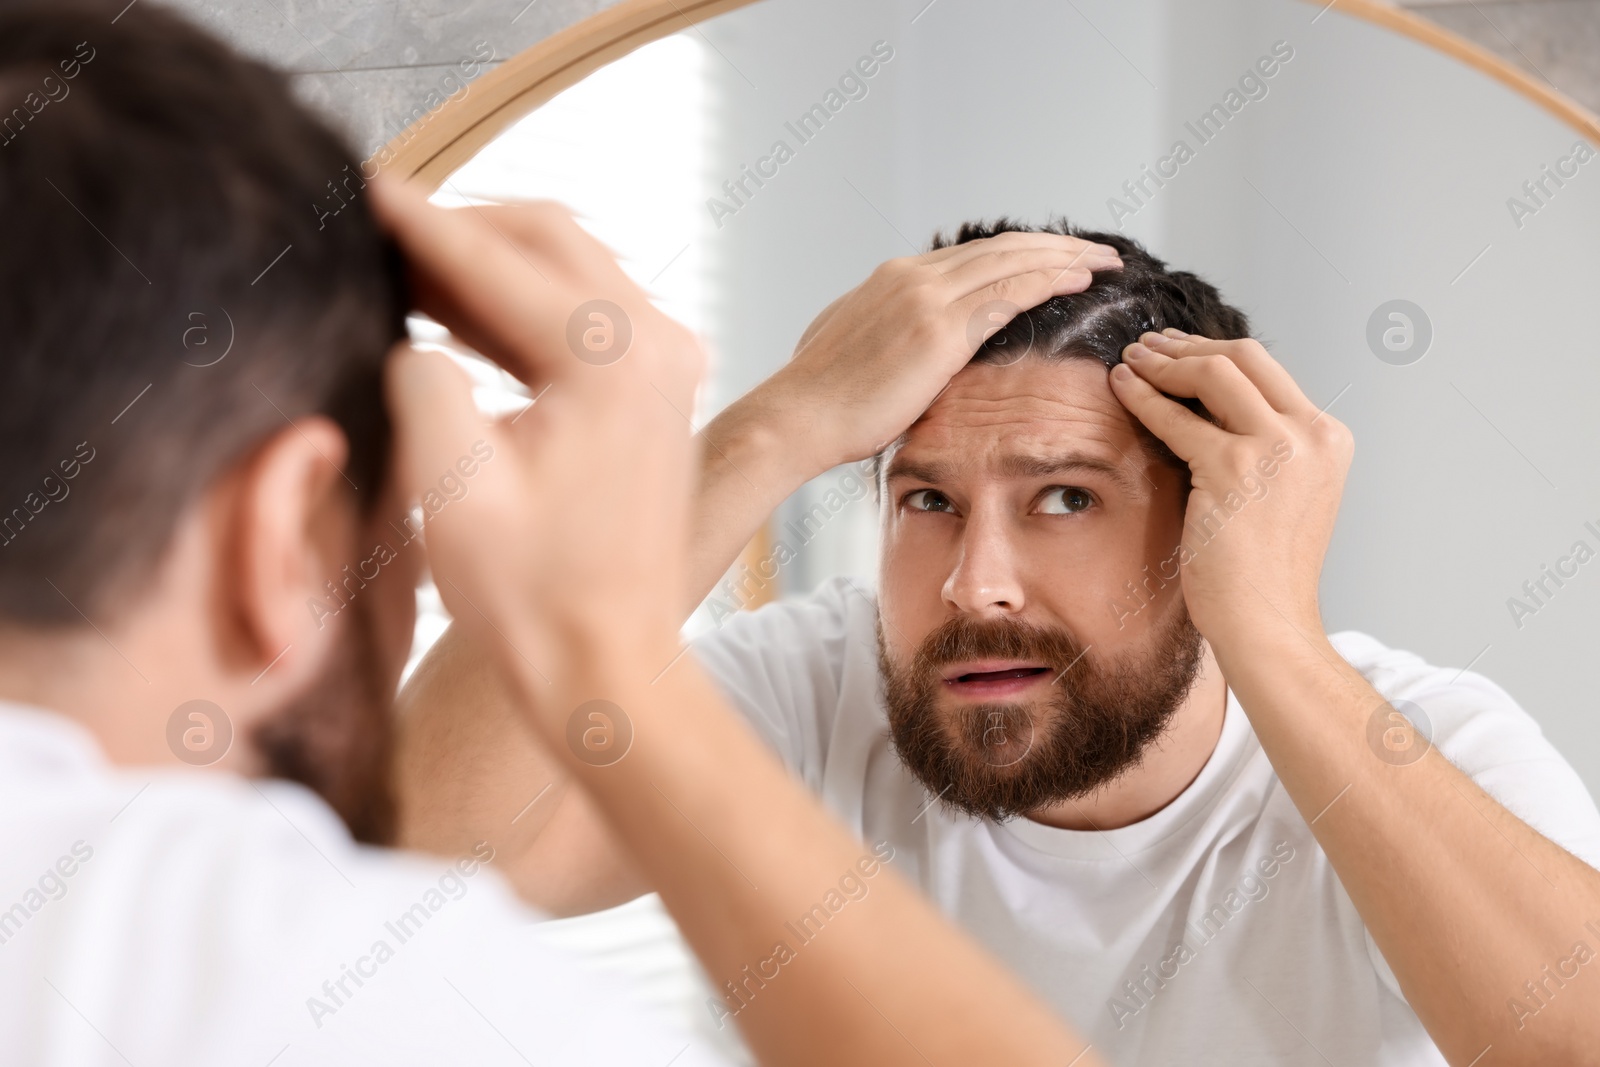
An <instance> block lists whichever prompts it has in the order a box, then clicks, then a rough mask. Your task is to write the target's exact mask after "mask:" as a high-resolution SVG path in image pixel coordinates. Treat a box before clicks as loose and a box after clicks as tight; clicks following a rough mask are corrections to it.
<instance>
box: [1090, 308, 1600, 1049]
mask: <svg viewBox="0 0 1600 1067" xmlns="http://www.w3.org/2000/svg"><path fill="white" fill-rule="evenodd" d="M1167 332H1168V333H1169V334H1171V335H1172V336H1170V337H1163V336H1161V335H1159V334H1146V335H1145V337H1144V338H1142V339H1141V341H1142V342H1143V343H1140V344H1136V345H1133V346H1130V347H1129V349H1128V350H1127V352H1126V353H1125V359H1126V360H1127V365H1128V367H1129V368H1131V369H1132V370H1131V373H1130V372H1129V371H1128V370H1126V369H1124V368H1118V371H1117V372H1115V373H1113V375H1112V378H1111V380H1112V386H1113V389H1114V391H1115V392H1116V394H1117V396H1118V398H1119V399H1120V400H1121V401H1122V402H1123V403H1124V404H1125V405H1126V406H1127V407H1128V408H1129V410H1130V411H1132V412H1133V413H1134V414H1135V415H1136V416H1137V417H1138V418H1139V419H1140V420H1141V421H1142V422H1143V423H1144V424H1145V426H1147V427H1148V428H1149V429H1150V430H1151V432H1153V433H1154V434H1156V435H1157V436H1158V437H1160V438H1161V439H1162V440H1163V441H1165V442H1166V443H1167V445H1168V446H1169V447H1171V448H1172V450H1173V452H1174V453H1175V454H1176V455H1178V456H1179V457H1180V458H1181V459H1183V460H1184V461H1185V462H1186V463H1188V464H1189V467H1190V471H1191V475H1192V480H1193V484H1194V489H1193V491H1192V492H1191V495H1190V498H1189V505H1188V507H1189V516H1190V519H1191V521H1190V522H1189V523H1188V524H1186V526H1185V542H1184V546H1183V552H1182V553H1181V554H1180V557H1179V559H1180V562H1181V564H1182V567H1183V579H1182V581H1183V592H1184V599H1185V601H1186V602H1187V604H1188V607H1189V612H1190V615H1191V616H1192V617H1193V619H1194V622H1195V625H1196V626H1197V627H1198V628H1199V630H1200V632H1201V633H1202V634H1204V635H1205V637H1206V639H1207V640H1208V641H1209V642H1210V643H1211V646H1212V648H1213V650H1214V651H1215V653H1216V656H1217V662H1218V663H1219V664H1220V665H1221V667H1222V672H1223V675H1224V677H1226V678H1227V680H1228V684H1229V686H1230V687H1231V688H1232V689H1233V691H1234V693H1235V694H1236V695H1237V696H1238V698H1239V703H1240V705H1241V706H1242V707H1243V708H1244V709H1245V712H1246V713H1247V714H1248V715H1249V717H1250V722H1251V725H1252V726H1254V728H1255V732H1256V735H1257V737H1259V738H1260V740H1261V745H1262V748H1263V749H1265V750H1266V753H1267V756H1268V758H1269V759H1270V760H1271V761H1272V766H1273V769H1274V770H1275V771H1277V774H1278V777H1279V779H1280V780H1281V781H1282V782H1283V785H1284V788H1285V789H1286V790H1287V791H1288V793H1289V796H1290V797H1291V798H1292V799H1293V800H1294V803H1295V806H1296V807H1297V808H1299V810H1300V812H1301V814H1302V815H1303V816H1304V817H1305V818H1306V820H1307V822H1308V823H1309V824H1310V826H1311V830H1312V832H1313V833H1314V834H1315V835H1316V837H1317V842H1318V843H1319V844H1320V845H1321V846H1322V849H1323V851H1324V852H1325V853H1326V854H1327V856H1328V859H1329V862H1331V863H1332V865H1333V868H1334V871H1335V872H1336V873H1337V874H1338V876H1339V880H1340V882H1341V883H1342V884H1343V886H1344V888H1345V890H1346V892H1348V893H1349V894H1350V898H1351V900H1352V901H1354V903H1355V905H1356V908H1357V910H1358V911H1359V912H1360V913H1361V918H1362V920H1363V921H1364V922H1365V924H1366V926H1367V929H1368V930H1369V931H1370V932H1371V934H1372V937H1373V940H1374V941H1375V942H1376V943H1377V945H1378V947H1379V949H1380V950H1381V951H1382V952H1383V956H1384V959H1385V960H1386V961H1387V962H1388V963H1389V966H1390V968H1391V969H1392V970H1393V971H1394V973H1395V977H1396V978H1397V979H1398V980H1399V983H1400V987H1401V989H1402V990H1403V991H1404V993H1405V996H1406V1000H1407V1001H1408V1002H1409V1003H1410V1005H1411V1007H1412V1009H1413V1010H1414V1011H1415V1012H1416V1013H1417V1016H1418V1017H1419V1018H1420V1019H1421V1020H1422V1023H1423V1025H1424V1026H1426V1027H1427V1029H1428V1032H1429V1034H1430V1035H1432V1037H1433V1039H1434V1042H1435V1043H1436V1044H1437V1045H1438V1046H1439V1048H1440V1050H1441V1051H1443V1052H1444V1054H1445V1055H1446V1057H1447V1058H1448V1059H1449V1060H1450V1062H1451V1063H1453V1064H1456V1065H1458V1067H1467V1065H1469V1064H1479V1065H1480V1067H1490V1065H1492V1064H1551V1063H1561V1064H1596V1063H1600V979H1597V978H1596V977H1594V976H1592V975H1591V976H1587V977H1579V978H1577V979H1575V980H1572V981H1568V982H1567V984H1566V986H1565V987H1563V988H1562V989H1561V991H1560V995H1559V996H1556V997H1553V998H1551V999H1550V1000H1549V1001H1548V1002H1546V1003H1545V1004H1544V1006H1543V1007H1542V1008H1541V1009H1540V1011H1539V1014H1538V1018H1537V1020H1535V1021H1533V1022H1530V1023H1528V1024H1527V1025H1525V1026H1524V1025H1522V1020H1521V1019H1519V1018H1518V1016H1517V1015H1516V1014H1515V1013H1513V1012H1512V1011H1510V1010H1508V1008H1507V1001H1508V999H1509V998H1512V997H1519V996H1522V995H1523V994H1524V992H1525V990H1524V987H1523V983H1524V982H1525V981H1526V980H1529V979H1532V980H1535V981H1537V980H1538V979H1539V978H1540V977H1541V974H1542V973H1543V968H1545V967H1546V966H1547V965H1549V964H1551V963H1552V962H1553V961H1557V960H1561V959H1565V958H1568V957H1570V956H1571V955H1572V952H1573V947H1574V943H1575V942H1577V941H1580V940H1585V924H1586V923H1589V922H1600V871H1596V870H1595V869H1594V868H1592V867H1590V866H1588V865H1587V864H1585V863H1583V862H1582V861H1581V860H1579V859H1577V858H1576V857H1575V856H1573V855H1572V854H1571V853H1569V852H1567V851H1566V850H1565V849H1562V848H1561V847H1559V846H1558V845H1556V844H1554V843H1553V842H1551V841H1550V840H1548V839H1547V838H1545V837H1544V836H1542V835H1541V834H1539V833H1538V832H1537V831H1535V830H1534V829H1533V828H1532V827H1530V826H1529V825H1528V824H1527V823H1525V822H1523V821H1522V820H1521V819H1519V818H1517V817H1516V816H1515V815H1513V814H1511V813H1510V812H1509V811H1507V810H1506V809H1505V808H1504V807H1503V806H1502V805H1501V804H1500V803H1498V802H1497V801H1496V800H1495V799H1494V798H1493V797H1491V796H1489V795H1488V794H1486V793H1485V792H1484V791H1483V790H1482V789H1480V788H1479V787H1478V786H1477V785H1476V784H1475V783H1474V782H1473V781H1472V779H1471V778H1469V777H1468V776H1467V775H1465V774H1463V773H1462V772H1461V771H1460V770H1458V769H1457V768H1456V767H1454V766H1452V765H1451V763H1450V762H1449V761H1448V760H1446V759H1445V758H1444V757H1443V756H1442V755H1440V754H1439V752H1438V750H1437V749H1435V748H1432V747H1429V748H1428V749H1427V750H1426V751H1425V752H1424V753H1423V755H1422V757H1421V758H1420V759H1418V760H1416V761H1415V762H1410V763H1404V762H1397V761H1391V760H1385V759H1382V758H1380V757H1379V755H1378V754H1377V753H1376V750H1375V749H1374V748H1373V747H1372V746H1371V744H1370V743H1369V741H1368V736H1369V734H1368V729H1369V724H1370V722H1371V721H1372V719H1373V718H1374V716H1375V715H1384V714H1386V713H1387V712H1388V711H1389V710H1390V709H1388V708H1387V707H1386V701H1385V699H1384V698H1383V697H1382V696H1381V695H1379V694H1378V693H1377V692H1376V691H1375V690H1374V689H1373V688H1372V686H1371V685H1369V684H1368V683H1367V681H1366V679H1365V678H1364V677H1363V676H1362V675H1361V673H1360V672H1358V671H1357V670H1355V668H1353V667H1351V666H1350V665H1349V664H1348V663H1346V662H1345V661H1344V659H1343V658H1342V657H1340V655H1339V654H1338V653H1337V652H1336V651H1335V650H1334V648H1333V646H1332V644H1331V643H1330V642H1329V641H1328V640H1327V638H1326V636H1325V634H1324V632H1323V626H1322V620H1321V615H1320V611H1319V608H1318V604H1317V582H1318V578H1319V576H1320V573H1321V569H1322V559H1323V555H1324V554H1325V552H1326V550H1327V546H1328V541H1329V538H1330V536H1331V534H1332V531H1333V522H1334V517H1335V515H1336V513H1337V511H1338V506H1339V497H1340V493H1341V491H1342V487H1343V484H1344V477H1345V472H1346V470H1347V469H1348V467H1349V463H1350V458H1351V454H1352V451H1353V448H1352V442H1351V438H1350V433H1349V431H1348V430H1346V429H1345V428H1344V427H1343V426H1342V425H1340V424H1339V423H1338V422H1336V421H1335V420H1334V419H1333V418H1331V417H1330V416H1328V415H1326V414H1325V413H1323V412H1320V411H1318V410H1317V408H1316V406H1315V405H1314V404H1312V403H1311V402H1310V401H1309V400H1308V399H1306V397H1305V395H1304V394H1303V393H1301V391H1300V389H1299V387H1298V386H1297V385H1295V383H1294V381H1293V380H1292V379H1291V378H1290V377H1289V375H1288V373H1287V372H1286V371H1285V370H1284V369H1283V367H1282V366H1280V365H1279V364H1278V363H1277V362H1276V361H1275V360H1273V359H1272V357H1271V356H1269V355H1268V354H1267V352H1266V350H1265V349H1264V348H1262V347H1261V346H1260V345H1259V344H1257V343H1256V342H1254V341H1249V340H1245V341H1211V340H1208V339H1206V338H1203V337H1195V336H1188V335H1184V334H1181V333H1179V332H1178V331H1175V330H1169V331H1167ZM1162 393H1166V394H1169V395H1171V396H1182V397H1199V399H1200V400H1201V401H1202V402H1203V403H1204V404H1205V406H1206V407H1207V409H1208V410H1209V411H1210V412H1211V413H1212V414H1213V415H1216V416H1218V418H1219V419H1220V421H1221V423H1222V425H1223V426H1226V427H1227V428H1226V429H1223V428H1222V426H1218V425H1213V424H1211V423H1208V422H1206V421H1204V420H1202V419H1200V418H1199V417H1198V416H1196V415H1194V414H1193V413H1191V412H1189V411H1188V410H1187V409H1185V408H1183V407H1182V406H1180V405H1179V404H1177V403H1175V402H1173V401H1172V400H1170V399H1168V397H1166V396H1162V395H1161V394H1162ZM1284 449H1288V450H1289V454H1290V455H1292V457H1293V458H1292V460H1291V461H1290V462H1288V463H1285V464H1284V465H1283V466H1282V468H1281V471H1280V472H1279V473H1278V475H1277V477H1276V478H1275V479H1274V481H1273V488H1272V491H1271V493H1270V494H1269V495H1267V496H1265V497H1262V498H1260V499H1252V500H1251V501H1250V503H1249V506H1248V507H1246V508H1244V509H1242V510H1238V512H1237V514H1236V515H1233V516H1232V517H1231V518H1230V521H1229V522H1228V524H1227V525H1226V526H1225V527H1223V528H1222V529H1221V530H1220V531H1218V533H1217V534H1216V535H1215V536H1214V537H1212V538H1211V539H1209V540H1206V541H1203V542H1202V541H1199V540H1196V539H1195V536H1194V535H1195V534H1196V532H1197V531H1198V530H1199V529H1200V528H1201V527H1200V523H1199V522H1198V517H1200V516H1206V515H1208V514H1209V513H1211V512H1212V511H1213V510H1214V509H1215V508H1218V507H1223V506H1224V505H1223V501H1224V498H1225V497H1226V496H1227V494H1228V493H1229V492H1230V491H1234V492H1237V491H1238V490H1239V487H1240V485H1241V483H1242V482H1243V480H1244V479H1245V477H1246V476H1247V475H1249V474H1251V473H1252V467H1253V466H1254V465H1255V464H1256V463H1257V462H1259V461H1260V458H1261V457H1264V456H1266V457H1273V456H1276V457H1277V458H1279V459H1281V458H1282V457H1283V455H1284ZM1231 510H1234V509H1230V511H1231ZM1388 723H1394V726H1392V727H1390V728H1397V729H1399V730H1401V731H1402V732H1403V733H1405V734H1406V735H1407V736H1406V737H1404V738H1400V739H1399V740H1402V741H1406V742H1409V744H1410V745H1418V744H1425V742H1423V741H1421V740H1420V739H1419V738H1417V737H1416V736H1415V734H1414V732H1413V731H1410V730H1409V729H1408V728H1407V727H1405V726H1403V725H1399V724H1398V723H1395V721H1394V720H1386V725H1387V724H1388ZM1400 747H1407V746H1406V745H1401V746H1400ZM1591 947H1592V946H1591Z"/></svg>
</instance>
